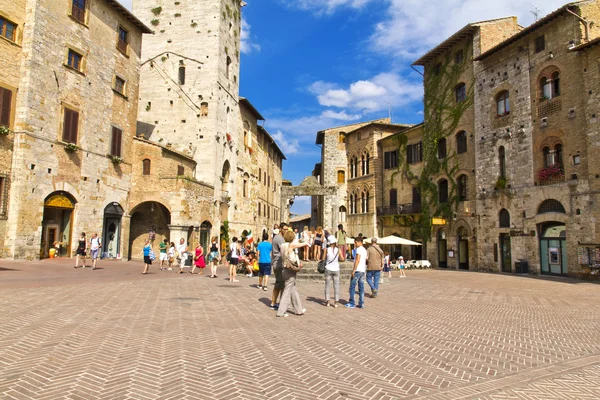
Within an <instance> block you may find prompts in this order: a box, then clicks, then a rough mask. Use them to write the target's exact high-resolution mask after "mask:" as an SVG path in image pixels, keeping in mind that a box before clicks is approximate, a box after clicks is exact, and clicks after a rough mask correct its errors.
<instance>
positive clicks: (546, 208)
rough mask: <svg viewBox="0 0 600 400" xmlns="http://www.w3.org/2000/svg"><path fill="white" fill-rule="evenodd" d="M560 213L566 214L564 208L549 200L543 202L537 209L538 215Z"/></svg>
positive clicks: (555, 201) (558, 203)
mask: <svg viewBox="0 0 600 400" xmlns="http://www.w3.org/2000/svg"><path fill="white" fill-rule="evenodd" d="M552 212H555V213H561V214H566V213H567V212H566V211H565V207H564V206H563V205H562V204H561V203H560V201H558V200H554V199H549V200H545V201H544V202H543V203H542V204H540V207H539V208H538V214H546V213H552Z"/></svg>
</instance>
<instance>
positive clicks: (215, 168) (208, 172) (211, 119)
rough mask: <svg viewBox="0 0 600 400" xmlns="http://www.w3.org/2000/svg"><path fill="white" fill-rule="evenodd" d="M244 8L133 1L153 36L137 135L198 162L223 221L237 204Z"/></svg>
mask: <svg viewBox="0 0 600 400" xmlns="http://www.w3.org/2000/svg"><path fill="white" fill-rule="evenodd" d="M242 5H244V3H243V2H241V1H240V0H202V1H197V0H180V1H176V2H173V1H166V0H134V1H133V12H134V14H135V15H136V16H137V17H138V18H140V19H141V20H142V21H143V22H144V23H145V24H147V25H148V26H150V27H152V29H153V30H154V33H153V34H150V35H144V39H143V49H142V57H141V61H142V64H141V75H140V94H139V99H140V101H139V114H138V129H137V134H138V135H144V138H145V139H147V140H149V141H152V142H154V143H157V144H160V145H162V146H165V147H167V148H169V149H172V150H174V151H176V152H179V153H183V154H186V155H188V156H190V157H191V158H193V159H194V161H196V163H197V167H196V170H195V171H194V173H193V178H195V179H196V180H198V181H201V182H204V183H206V184H208V185H211V186H214V188H215V191H214V196H215V198H214V201H215V204H220V216H219V217H220V218H219V219H220V220H221V221H225V220H228V219H230V218H229V217H230V216H231V211H232V210H230V209H229V207H228V204H229V202H230V201H231V200H233V201H235V198H236V190H235V187H234V185H233V183H232V182H233V179H232V177H233V173H234V172H235V171H236V165H237V154H236V149H235V146H234V145H233V143H234V142H236V141H237V140H238V137H237V136H238V133H239V132H240V131H241V130H242V129H241V122H240V111H239V71H240V29H241V20H242V19H241V7H242ZM238 125H240V126H238ZM240 196H241V194H240Z"/></svg>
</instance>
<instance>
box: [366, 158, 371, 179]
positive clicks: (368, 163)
mask: <svg viewBox="0 0 600 400" xmlns="http://www.w3.org/2000/svg"><path fill="white" fill-rule="evenodd" d="M365 159H366V164H365V171H366V174H365V175H369V173H370V171H369V168H370V165H371V155H370V154H369V153H367V156H366V157H365Z"/></svg>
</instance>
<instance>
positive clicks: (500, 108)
mask: <svg viewBox="0 0 600 400" xmlns="http://www.w3.org/2000/svg"><path fill="white" fill-rule="evenodd" d="M508 114H510V102H509V94H508V90H505V91H503V92H501V93H500V94H499V95H498V96H496V115H497V116H499V117H503V116H505V115H508Z"/></svg>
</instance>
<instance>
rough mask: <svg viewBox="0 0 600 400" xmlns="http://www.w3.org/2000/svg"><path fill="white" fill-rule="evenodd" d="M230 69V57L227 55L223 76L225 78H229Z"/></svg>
mask: <svg viewBox="0 0 600 400" xmlns="http://www.w3.org/2000/svg"><path fill="white" fill-rule="evenodd" d="M230 70H231V58H230V57H229V56H227V66H226V69H225V77H226V78H227V79H229V75H230Z"/></svg>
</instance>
